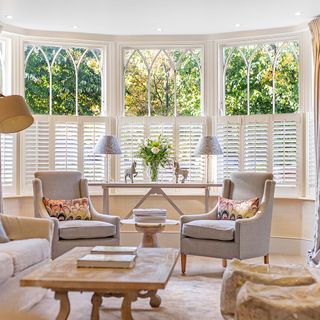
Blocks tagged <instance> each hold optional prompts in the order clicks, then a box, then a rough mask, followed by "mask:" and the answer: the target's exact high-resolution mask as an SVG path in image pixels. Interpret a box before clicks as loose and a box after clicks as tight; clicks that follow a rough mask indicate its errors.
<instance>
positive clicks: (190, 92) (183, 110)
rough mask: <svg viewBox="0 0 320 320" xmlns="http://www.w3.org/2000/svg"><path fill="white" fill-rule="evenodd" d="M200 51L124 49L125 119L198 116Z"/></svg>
mask: <svg viewBox="0 0 320 320" xmlns="http://www.w3.org/2000/svg"><path fill="white" fill-rule="evenodd" d="M201 53H202V51H201V49H187V48H179V49H177V48H173V49H136V50H135V49H126V50H124V53H123V57H124V63H125V67H124V87H125V89H124V108H125V115H126V116H150V115H151V116H175V115H182V116H200V115H201V60H200V56H201Z"/></svg>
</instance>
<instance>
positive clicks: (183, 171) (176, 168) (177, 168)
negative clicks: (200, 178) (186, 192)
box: [173, 161, 189, 183]
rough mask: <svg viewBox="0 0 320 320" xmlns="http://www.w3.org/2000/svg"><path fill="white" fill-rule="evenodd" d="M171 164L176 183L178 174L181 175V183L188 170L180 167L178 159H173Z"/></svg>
mask: <svg viewBox="0 0 320 320" xmlns="http://www.w3.org/2000/svg"><path fill="white" fill-rule="evenodd" d="M173 166H174V175H175V176H176V183H178V182H179V175H181V176H182V177H183V178H182V180H181V183H184V181H185V180H186V179H187V177H188V174H189V171H188V170H187V169H180V164H179V162H178V161H174V162H173Z"/></svg>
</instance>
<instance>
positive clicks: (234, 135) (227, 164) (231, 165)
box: [217, 116, 241, 183]
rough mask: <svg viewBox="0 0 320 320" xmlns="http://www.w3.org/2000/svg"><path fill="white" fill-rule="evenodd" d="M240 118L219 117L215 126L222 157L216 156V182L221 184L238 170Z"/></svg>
mask: <svg viewBox="0 0 320 320" xmlns="http://www.w3.org/2000/svg"><path fill="white" fill-rule="evenodd" d="M240 132H241V118H240V117H237V116H235V117H228V116H226V117H220V118H219V119H218V124H217V138H218V141H219V143H220V145H221V148H222V152H223V154H222V155H219V156H217V181H218V182H219V183H221V182H222V181H223V180H224V179H226V178H229V177H230V174H231V173H232V172H237V171H239V170H240V156H241V153H240V150H241V149H240V148H241V147H240V141H241V139H240Z"/></svg>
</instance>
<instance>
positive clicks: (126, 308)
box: [121, 291, 138, 320]
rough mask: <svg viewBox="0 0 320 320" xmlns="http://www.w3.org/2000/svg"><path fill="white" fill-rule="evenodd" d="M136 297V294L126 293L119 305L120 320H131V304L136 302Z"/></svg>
mask: <svg viewBox="0 0 320 320" xmlns="http://www.w3.org/2000/svg"><path fill="white" fill-rule="evenodd" d="M137 297H138V293H137V292H131V291H130V292H126V293H125V294H124V298H123V301H122V305H121V319H122V320H133V318H132V314H131V303H132V302H133V301H136V300H137Z"/></svg>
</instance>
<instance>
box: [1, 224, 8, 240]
mask: <svg viewBox="0 0 320 320" xmlns="http://www.w3.org/2000/svg"><path fill="white" fill-rule="evenodd" d="M8 241H9V238H8V236H7V234H6V231H5V230H4V228H3V225H2V223H1V220H0V243H5V242H8Z"/></svg>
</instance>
